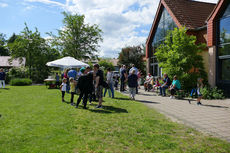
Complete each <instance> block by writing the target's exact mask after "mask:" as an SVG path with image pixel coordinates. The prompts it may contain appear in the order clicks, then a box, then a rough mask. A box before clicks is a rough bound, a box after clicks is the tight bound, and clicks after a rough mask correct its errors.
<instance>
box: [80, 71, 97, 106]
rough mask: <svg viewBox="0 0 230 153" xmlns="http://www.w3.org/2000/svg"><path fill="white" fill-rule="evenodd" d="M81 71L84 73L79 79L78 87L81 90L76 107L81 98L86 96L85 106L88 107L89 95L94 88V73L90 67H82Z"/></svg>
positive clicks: (84, 99)
mask: <svg viewBox="0 0 230 153" xmlns="http://www.w3.org/2000/svg"><path fill="white" fill-rule="evenodd" d="M81 72H82V73H83V75H82V76H80V78H79V79H78V84H77V87H78V88H79V90H80V96H79V98H78V100H77V104H76V108H78V105H79V103H80V102H81V99H82V98H83V97H84V98H83V104H84V107H83V108H84V109H86V105H87V100H88V96H89V94H90V93H91V92H92V90H93V73H91V72H90V67H87V68H86V69H81Z"/></svg>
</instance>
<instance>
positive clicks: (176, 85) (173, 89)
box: [170, 75, 181, 99]
mask: <svg viewBox="0 0 230 153" xmlns="http://www.w3.org/2000/svg"><path fill="white" fill-rule="evenodd" d="M180 89H181V84H180V81H179V80H178V79H177V76H176V75H175V76H174V77H173V82H172V85H171V86H170V91H171V96H170V98H171V99H173V98H175V96H174V95H175V93H176V91H177V90H180Z"/></svg>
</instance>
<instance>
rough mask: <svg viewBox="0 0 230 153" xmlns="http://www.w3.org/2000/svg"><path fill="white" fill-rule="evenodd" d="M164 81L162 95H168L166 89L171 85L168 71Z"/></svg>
mask: <svg viewBox="0 0 230 153" xmlns="http://www.w3.org/2000/svg"><path fill="white" fill-rule="evenodd" d="M163 82H164V83H163V84H162V85H161V86H160V95H162V96H166V93H165V90H166V89H168V88H169V86H170V85H171V81H170V79H169V77H168V75H167V74H166V73H165V74H164V79H163Z"/></svg>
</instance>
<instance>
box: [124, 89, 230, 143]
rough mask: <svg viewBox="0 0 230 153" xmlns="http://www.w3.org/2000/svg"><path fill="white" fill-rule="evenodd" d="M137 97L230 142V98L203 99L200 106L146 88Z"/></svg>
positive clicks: (166, 113) (167, 114)
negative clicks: (159, 94)
mask: <svg viewBox="0 0 230 153" xmlns="http://www.w3.org/2000/svg"><path fill="white" fill-rule="evenodd" d="M125 94H126V95H127V94H128V93H127V92H126V93H125ZM135 98H136V100H137V101H140V102H142V103H144V104H145V105H147V106H149V107H151V108H155V109H156V110H158V111H159V112H161V113H163V114H165V115H166V116H167V117H169V118H170V119H172V120H173V121H176V122H180V123H184V124H186V125H188V126H190V127H193V128H195V129H197V130H199V131H201V132H203V133H207V134H210V135H212V136H215V137H219V138H221V139H224V140H227V141H228V142H230V99H227V100H201V102H202V104H203V105H202V106H198V105H197V104H196V101H195V100H194V101H191V104H189V103H188V100H177V99H170V98H169V97H161V96H157V94H156V93H155V92H145V91H144V90H139V94H138V95H136V97H135Z"/></svg>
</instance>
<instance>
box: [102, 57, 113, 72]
mask: <svg viewBox="0 0 230 153" xmlns="http://www.w3.org/2000/svg"><path fill="white" fill-rule="evenodd" d="M98 64H99V65H100V66H101V67H104V70H107V69H108V68H110V69H111V71H114V70H115V68H114V66H113V63H111V62H108V61H107V60H105V59H102V60H100V61H99V62H98Z"/></svg>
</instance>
